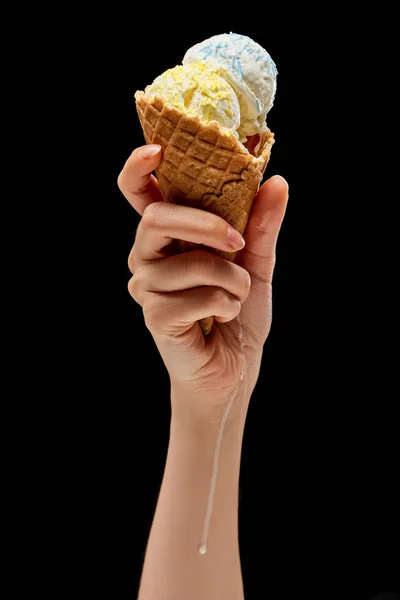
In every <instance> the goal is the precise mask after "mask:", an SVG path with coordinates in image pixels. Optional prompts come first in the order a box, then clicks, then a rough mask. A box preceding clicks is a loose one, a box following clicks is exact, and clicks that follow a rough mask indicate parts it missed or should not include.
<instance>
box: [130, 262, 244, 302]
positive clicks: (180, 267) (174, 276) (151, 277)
mask: <svg viewBox="0 0 400 600" xmlns="http://www.w3.org/2000/svg"><path fill="white" fill-rule="evenodd" d="M203 286H211V287H220V288H222V289H224V290H225V291H227V292H229V293H230V294H231V295H232V296H235V297H236V298H237V299H238V300H239V301H240V302H242V303H243V302H244V301H245V300H246V298H247V296H248V295H249V291H250V276H249V274H248V272H247V271H246V270H245V269H243V268H242V267H239V265H235V264H234V263H232V262H230V261H228V260H226V259H224V258H221V257H219V256H216V255H215V254H213V253H212V252H206V251H205V250H194V251H193V252H185V253H183V254H177V255H175V256H171V257H169V258H166V259H164V260H159V261H153V262H150V263H148V264H146V265H142V266H141V267H139V268H138V269H137V270H136V272H135V276H134V277H132V279H131V280H130V282H129V292H130V294H131V295H132V297H133V298H134V299H135V300H136V302H138V304H140V305H142V304H143V298H144V294H146V293H148V292H177V291H181V290H188V289H192V288H198V287H203Z"/></svg>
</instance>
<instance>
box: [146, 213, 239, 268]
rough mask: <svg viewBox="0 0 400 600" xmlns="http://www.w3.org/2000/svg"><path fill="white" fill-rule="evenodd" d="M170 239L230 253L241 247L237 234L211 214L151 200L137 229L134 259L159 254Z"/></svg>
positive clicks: (153, 256)
mask: <svg viewBox="0 0 400 600" xmlns="http://www.w3.org/2000/svg"><path fill="white" fill-rule="evenodd" d="M173 239H178V240H186V241H187V242H193V243H195V244H203V245H205V246H209V247H212V248H217V249H218V250H224V251H226V252H234V251H237V250H240V249H241V248H243V246H244V239H243V238H242V236H241V235H240V233H239V232H238V231H236V229H233V227H231V226H230V225H229V224H228V223H227V222H226V221H225V220H224V219H222V218H221V217H219V216H217V215H214V214H213V213H209V212H206V211H205V210H200V209H198V208H192V207H190V206H180V205H176V204H170V203H169V202H154V203H153V204H149V205H148V206H147V208H146V210H145V211H144V213H143V217H142V219H141V221H140V223H139V227H138V229H137V233H136V240H135V245H134V252H135V261H137V260H139V261H140V260H141V261H146V260H154V259H157V258H161V257H163V256H164V253H163V252H162V250H163V248H165V246H167V245H168V244H169V243H170V242H171V241H172V240H173Z"/></svg>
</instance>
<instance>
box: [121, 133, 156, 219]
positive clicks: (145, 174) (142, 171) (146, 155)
mask: <svg viewBox="0 0 400 600" xmlns="http://www.w3.org/2000/svg"><path fill="white" fill-rule="evenodd" d="M160 160H161V146H160V145H158V144H149V145H148V146H141V147H140V148H136V150H134V151H133V152H132V154H131V155H130V157H129V158H128V160H127V161H126V163H125V165H124V167H123V169H122V171H121V173H120V174H119V176H118V187H119V189H120V190H121V192H122V193H123V195H124V196H125V198H126V199H127V200H128V202H129V203H130V204H131V205H132V206H133V208H134V209H135V210H137V212H138V213H139V214H140V215H142V214H143V211H144V209H145V208H146V206H147V205H148V204H151V203H152V202H159V201H161V200H162V199H163V198H162V195H161V192H160V189H159V187H158V183H157V179H156V178H155V177H154V175H152V172H153V171H154V170H155V169H156V168H157V167H158V165H159V163H160Z"/></svg>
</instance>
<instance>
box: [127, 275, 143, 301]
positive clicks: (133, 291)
mask: <svg viewBox="0 0 400 600" xmlns="http://www.w3.org/2000/svg"><path fill="white" fill-rule="evenodd" d="M128 292H129V294H130V295H131V296H132V298H133V299H134V300H135V302H137V303H138V304H140V302H139V286H138V282H137V280H136V276H135V277H131V278H130V280H129V281H128Z"/></svg>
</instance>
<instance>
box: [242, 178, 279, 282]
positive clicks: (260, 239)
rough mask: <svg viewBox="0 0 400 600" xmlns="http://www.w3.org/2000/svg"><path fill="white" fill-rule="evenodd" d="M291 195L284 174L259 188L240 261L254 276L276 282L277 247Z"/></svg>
mask: <svg viewBox="0 0 400 600" xmlns="http://www.w3.org/2000/svg"><path fill="white" fill-rule="evenodd" d="M288 195H289V186H288V184H287V181H286V180H285V179H284V178H283V177H281V176H280V175H274V176H273V177H271V178H270V179H268V180H267V181H266V182H265V183H264V184H263V185H262V186H261V187H260V189H259V191H258V194H257V196H256V198H255V200H254V202H253V206H252V209H251V213H250V217H249V220H248V222H247V226H246V230H245V233H244V239H245V241H246V246H245V248H244V249H243V250H242V251H241V253H240V264H241V265H242V266H243V267H244V268H245V269H246V270H247V271H248V272H249V273H250V276H251V277H252V278H256V279H259V280H261V281H264V282H266V283H271V282H272V275H273V271H274V266H275V249H276V242H277V239H278V234H279V231H280V228H281V225H282V221H283V218H284V216H285V211H286V205H287V200H288Z"/></svg>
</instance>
